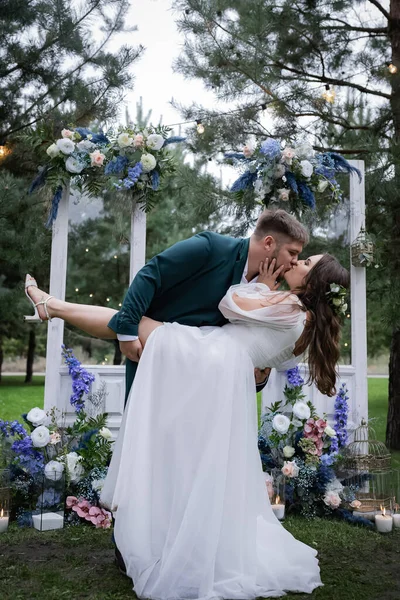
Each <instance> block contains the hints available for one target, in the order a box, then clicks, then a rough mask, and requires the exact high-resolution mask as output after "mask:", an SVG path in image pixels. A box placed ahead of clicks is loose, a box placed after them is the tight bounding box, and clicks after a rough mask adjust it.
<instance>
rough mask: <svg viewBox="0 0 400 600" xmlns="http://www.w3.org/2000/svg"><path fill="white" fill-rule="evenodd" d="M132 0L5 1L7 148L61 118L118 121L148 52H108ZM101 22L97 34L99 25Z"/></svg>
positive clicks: (1, 99)
mask: <svg viewBox="0 0 400 600" xmlns="http://www.w3.org/2000/svg"><path fill="white" fill-rule="evenodd" d="M128 9H129V2H128V0H114V1H113V2H110V1H109V0H95V1H90V0H84V2H81V3H79V4H77V3H76V2H73V1H72V0H44V1H43V0H32V1H30V2H25V1H24V0H5V1H4V2H2V21H1V25H0V33H1V39H2V56H1V60H0V107H1V108H0V141H1V143H4V140H5V139H6V138H9V137H12V136H13V135H14V134H15V133H16V132H18V131H21V130H22V129H24V128H25V127H27V126H30V125H31V124H33V123H36V122H37V121H38V120H39V119H41V118H43V117H46V118H47V116H48V115H49V114H53V116H54V113H57V111H60V112H61V113H62V114H63V120H64V123H65V124H66V123H69V122H75V123H79V124H85V123H88V122H89V121H93V120H94V119H110V118H112V117H114V116H115V115H116V114H117V110H118V103H119V101H120V100H121V98H122V93H123V90H124V89H125V88H127V87H130V86H131V85H132V79H133V76H132V72H131V70H130V68H131V66H132V64H133V63H134V62H135V61H136V60H137V59H138V58H139V57H140V55H141V54H142V52H143V48H142V47H141V46H138V47H137V48H135V47H132V46H121V45H120V44H119V45H118V47H117V48H118V49H117V50H114V51H111V50H109V49H108V44H109V42H110V41H111V40H112V39H114V38H115V37H116V36H117V35H118V34H119V33H121V32H124V31H134V27H132V26H130V27H129V28H126V25H125V19H126V16H127V12H128ZM94 23H96V27H95V32H96V33H95V35H93V31H94V30H93V24H94Z"/></svg>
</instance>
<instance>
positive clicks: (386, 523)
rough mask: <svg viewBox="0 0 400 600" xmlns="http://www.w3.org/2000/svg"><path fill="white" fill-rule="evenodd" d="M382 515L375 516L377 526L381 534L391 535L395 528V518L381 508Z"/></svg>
mask: <svg viewBox="0 0 400 600" xmlns="http://www.w3.org/2000/svg"><path fill="white" fill-rule="evenodd" d="M381 510H382V514H381V515H375V524H376V528H377V530H378V531H379V533H390V532H391V531H392V528H393V517H392V516H391V515H387V514H386V509H385V508H383V509H382V508H381Z"/></svg>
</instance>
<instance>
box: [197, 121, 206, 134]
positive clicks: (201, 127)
mask: <svg viewBox="0 0 400 600" xmlns="http://www.w3.org/2000/svg"><path fill="white" fill-rule="evenodd" d="M196 123H197V133H200V134H202V133H204V125H203V123H202V122H201V121H196Z"/></svg>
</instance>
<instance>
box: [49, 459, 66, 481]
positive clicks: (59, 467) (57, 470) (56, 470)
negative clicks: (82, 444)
mask: <svg viewBox="0 0 400 600" xmlns="http://www.w3.org/2000/svg"><path fill="white" fill-rule="evenodd" d="M63 473H64V465H63V464H62V463H60V462H58V460H51V461H50V462H48V463H47V465H46V466H45V468H44V474H45V475H46V477H47V479H51V480H52V481H59V480H60V479H61V477H62V474H63Z"/></svg>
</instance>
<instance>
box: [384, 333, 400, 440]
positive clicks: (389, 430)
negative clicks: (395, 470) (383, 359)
mask: <svg viewBox="0 0 400 600" xmlns="http://www.w3.org/2000/svg"><path fill="white" fill-rule="evenodd" d="M399 362H400V329H399V328H398V329H396V330H395V331H394V332H393V336H392V343H391V345H390V363H389V409H388V420H387V427H386V445H387V446H388V447H389V448H391V449H393V450H400V368H398V367H397V368H396V365H398V364H399Z"/></svg>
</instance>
